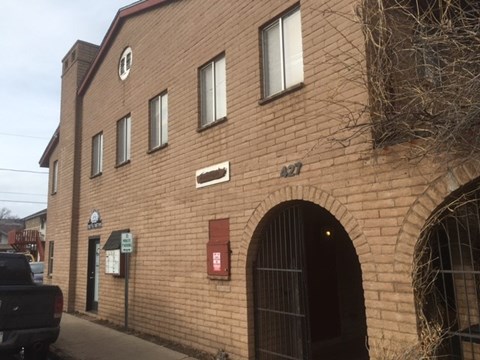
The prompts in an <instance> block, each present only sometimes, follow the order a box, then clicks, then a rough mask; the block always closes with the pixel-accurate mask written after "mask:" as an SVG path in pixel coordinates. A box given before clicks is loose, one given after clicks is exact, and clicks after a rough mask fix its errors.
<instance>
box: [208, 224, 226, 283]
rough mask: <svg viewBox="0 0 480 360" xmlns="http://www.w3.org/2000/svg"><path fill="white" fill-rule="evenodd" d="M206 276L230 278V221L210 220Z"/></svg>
mask: <svg viewBox="0 0 480 360" xmlns="http://www.w3.org/2000/svg"><path fill="white" fill-rule="evenodd" d="M208 238H209V239H208V243H207V274H208V276H209V277H212V278H219V279H228V277H229V276H230V220H229V219H219V220H210V221H209V223H208Z"/></svg>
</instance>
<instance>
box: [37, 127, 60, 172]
mask: <svg viewBox="0 0 480 360" xmlns="http://www.w3.org/2000/svg"><path fill="white" fill-rule="evenodd" d="M59 138H60V125H59V126H58V127H57V130H55V132H54V133H53V135H52V138H51V139H50V141H49V142H48V145H47V147H46V148H45V150H44V152H43V155H42V157H41V158H40V160H39V162H38V163H39V164H40V167H43V168H48V167H49V166H50V156H52V152H53V150H55V148H56V147H57V145H58V140H59Z"/></svg>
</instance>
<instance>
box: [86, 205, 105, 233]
mask: <svg viewBox="0 0 480 360" xmlns="http://www.w3.org/2000/svg"><path fill="white" fill-rule="evenodd" d="M101 227H102V218H101V216H100V212H99V211H98V210H95V209H94V210H93V211H92V213H91V214H90V219H88V224H87V228H88V230H91V229H100V228H101Z"/></svg>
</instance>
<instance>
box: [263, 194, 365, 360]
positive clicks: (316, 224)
mask: <svg viewBox="0 0 480 360" xmlns="http://www.w3.org/2000/svg"><path fill="white" fill-rule="evenodd" d="M272 211H273V213H271V214H269V215H268V216H269V220H268V221H267V223H266V224H265V226H264V227H263V230H262V231H261V234H260V239H259V241H260V243H259V244H258V253H257V256H256V261H255V263H254V266H253V271H254V273H253V275H254V283H255V296H254V298H255V342H256V357H255V358H256V359H258V360H262V359H268V360H270V359H302V360H303V359H321V360H329V359H330V360H333V359H335V360H337V359H342V360H365V359H368V352H367V349H366V346H365V338H366V321H365V306H364V298H363V287H362V276H361V269H360V264H359V262H358V257H357V255H356V253H355V249H354V247H353V244H352V241H351V240H350V238H349V237H348V234H347V233H346V232H345V230H344V229H343V227H342V226H341V224H340V223H339V222H338V221H337V220H336V219H335V218H334V217H333V216H332V215H331V214H330V213H329V212H327V211H326V210H325V209H322V208H321V207H319V206H318V205H315V204H313V203H309V202H300V201H294V202H289V203H286V204H284V205H282V206H280V207H279V208H277V209H274V210H272Z"/></svg>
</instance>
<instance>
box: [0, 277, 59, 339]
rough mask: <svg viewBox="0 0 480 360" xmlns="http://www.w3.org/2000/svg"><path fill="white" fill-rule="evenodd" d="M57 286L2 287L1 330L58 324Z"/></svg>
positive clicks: (0, 297)
mask: <svg viewBox="0 0 480 360" xmlns="http://www.w3.org/2000/svg"><path fill="white" fill-rule="evenodd" d="M58 293H59V289H58V288H57V287H56V286H48V285H44V286H32V285H10V286H1V287H0V330H2V331H4V330H15V329H23V328H30V329H33V328H42V327H51V326H56V325H58V323H59V319H58V318H55V316H54V312H55V306H54V304H55V297H56V296H57V295H58Z"/></svg>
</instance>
